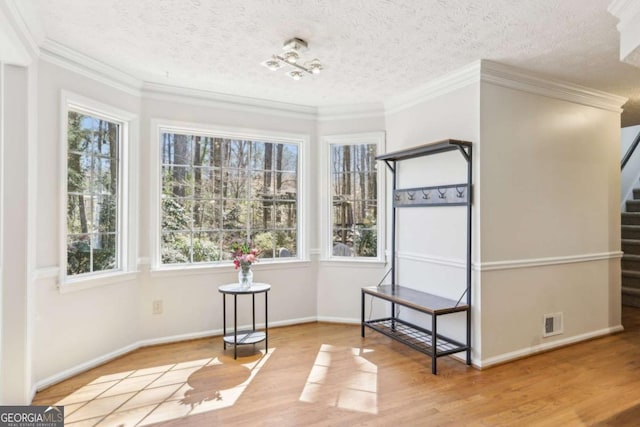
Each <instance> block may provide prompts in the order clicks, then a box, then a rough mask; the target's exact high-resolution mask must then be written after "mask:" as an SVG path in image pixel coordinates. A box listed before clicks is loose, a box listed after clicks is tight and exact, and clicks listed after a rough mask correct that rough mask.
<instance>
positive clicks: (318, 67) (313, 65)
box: [309, 58, 322, 74]
mask: <svg viewBox="0 0 640 427" xmlns="http://www.w3.org/2000/svg"><path fill="white" fill-rule="evenodd" d="M309 71H311V72H312V73H313V74H320V71H322V64H321V63H320V60H319V59H318V58H316V59H314V60H313V61H311V62H310V63H309Z"/></svg>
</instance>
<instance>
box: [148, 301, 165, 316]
mask: <svg viewBox="0 0 640 427" xmlns="http://www.w3.org/2000/svg"><path fill="white" fill-rule="evenodd" d="M151 313H152V314H162V300H161V299H157V300H154V301H153V306H152V309H151Z"/></svg>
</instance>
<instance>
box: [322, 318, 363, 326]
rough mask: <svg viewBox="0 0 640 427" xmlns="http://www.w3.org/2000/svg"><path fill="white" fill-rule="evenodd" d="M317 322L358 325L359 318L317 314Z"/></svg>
mask: <svg viewBox="0 0 640 427" xmlns="http://www.w3.org/2000/svg"><path fill="white" fill-rule="evenodd" d="M318 322H326V323H343V324H345V325H359V324H360V323H361V321H360V319H353V318H351V317H333V316H318Z"/></svg>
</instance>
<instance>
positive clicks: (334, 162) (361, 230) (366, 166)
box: [330, 144, 378, 257]
mask: <svg viewBox="0 0 640 427" xmlns="http://www.w3.org/2000/svg"><path fill="white" fill-rule="evenodd" d="M376 154H377V145H376V144H331V145H330V155H331V158H330V168H331V170H330V172H331V191H332V193H331V197H332V208H331V224H332V232H331V239H332V256H338V257H339V256H347V257H378V231H377V229H378V227H377V224H378V196H377V194H378V172H377V165H376V160H375V157H376Z"/></svg>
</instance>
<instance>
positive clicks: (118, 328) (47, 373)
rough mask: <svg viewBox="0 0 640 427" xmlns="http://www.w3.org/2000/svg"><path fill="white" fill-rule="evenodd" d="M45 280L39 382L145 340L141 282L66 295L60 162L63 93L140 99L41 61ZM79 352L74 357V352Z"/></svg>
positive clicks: (37, 321)
mask: <svg viewBox="0 0 640 427" xmlns="http://www.w3.org/2000/svg"><path fill="white" fill-rule="evenodd" d="M38 76H39V80H38V83H37V93H38V108H39V114H38V124H39V138H38V143H37V144H38V165H37V170H38V177H37V179H38V196H37V203H38V212H37V219H36V230H37V240H38V244H37V248H36V260H37V261H36V265H37V274H36V275H37V278H38V280H37V281H36V283H35V295H34V299H35V302H34V304H35V318H34V319H33V322H34V338H33V372H34V383H35V384H38V383H39V382H41V381H43V380H45V379H51V378H57V377H56V375H59V374H61V373H64V372H66V371H68V370H71V369H74V368H76V367H77V366H79V365H81V364H83V363H86V362H88V361H91V360H94V359H99V358H101V357H102V356H104V355H107V354H111V353H113V352H116V351H118V350H120V349H123V348H127V347H128V346H130V345H131V344H132V343H135V342H137V340H138V330H139V327H140V326H139V313H138V298H139V283H138V282H137V281H135V280H133V281H128V282H123V283H114V284H112V285H108V286H101V287H96V288H92V289H87V290H82V291H77V292H70V293H60V292H59V291H58V289H57V273H58V268H60V266H59V265H58V262H59V250H60V249H59V248H60V243H59V224H60V221H59V208H58V207H59V203H60V201H59V192H60V186H61V185H65V183H64V182H60V180H59V179H58V177H59V170H58V168H59V166H60V165H59V158H60V150H61V144H66V140H65V141H60V137H59V135H60V126H61V120H62V118H61V112H60V103H61V91H62V90H68V91H71V92H75V93H77V94H79V95H82V96H85V97H88V98H91V99H93V100H95V101H98V102H101V103H104V104H108V105H111V106H113V107H116V108H119V109H122V110H126V111H131V112H134V113H136V112H138V111H139V109H140V102H139V99H138V98H137V97H135V96H132V95H130V94H127V93H123V92H120V91H118V90H116V89H114V88H112V87H108V86H106V85H104V84H100V83H98V82H96V81H95V80H92V79H89V78H86V77H83V76H81V75H79V74H77V73H72V72H69V71H67V70H65V69H62V68H60V67H58V66H55V65H52V64H51V63H49V62H46V61H40V62H39V72H38ZM70 348H72V349H73V351H69V349H70Z"/></svg>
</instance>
